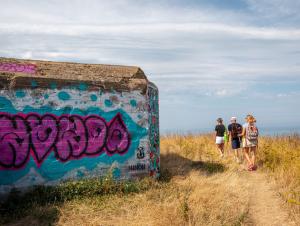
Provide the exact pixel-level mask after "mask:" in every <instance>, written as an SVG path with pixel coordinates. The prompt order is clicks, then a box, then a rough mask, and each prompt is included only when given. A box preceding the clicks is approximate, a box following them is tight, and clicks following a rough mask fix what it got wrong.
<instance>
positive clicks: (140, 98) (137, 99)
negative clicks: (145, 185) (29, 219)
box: [0, 58, 160, 195]
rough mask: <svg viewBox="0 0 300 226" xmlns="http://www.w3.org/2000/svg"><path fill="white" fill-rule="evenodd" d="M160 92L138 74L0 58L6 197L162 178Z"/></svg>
mask: <svg viewBox="0 0 300 226" xmlns="http://www.w3.org/2000/svg"><path fill="white" fill-rule="evenodd" d="M159 153H160V152H159V109H158V89H157V87H156V86H155V85H154V84H153V83H151V82H149V81H148V80H147V78H146V76H145V74H144V73H143V71H142V70H141V69H140V68H138V67H126V66H112V65H96V64H78V63H61V62H48V61H36V60H17V59H7V58H0V195H1V194H7V193H8V192H9V191H10V190H11V189H13V188H17V189H20V190H24V189H26V188H28V187H30V186H33V185H55V184H57V183H60V182H61V181H64V180H70V179H73V180H77V179H81V178H87V177H98V176H102V175H104V174H106V173H107V171H108V170H112V171H113V175H114V177H115V178H117V179H130V178H136V177H142V176H146V175H148V176H153V177H158V176H159V172H160V156H159Z"/></svg>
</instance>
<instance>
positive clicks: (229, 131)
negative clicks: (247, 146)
mask: <svg viewBox="0 0 300 226" xmlns="http://www.w3.org/2000/svg"><path fill="white" fill-rule="evenodd" d="M231 136H232V134H231V126H230V125H228V138H229V140H231V139H232V137H231Z"/></svg>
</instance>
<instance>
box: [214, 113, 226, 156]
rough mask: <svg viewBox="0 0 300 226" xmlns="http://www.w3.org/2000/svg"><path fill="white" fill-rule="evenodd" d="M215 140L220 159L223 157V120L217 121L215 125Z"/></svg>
mask: <svg viewBox="0 0 300 226" xmlns="http://www.w3.org/2000/svg"><path fill="white" fill-rule="evenodd" d="M215 132H216V133H215V139H216V145H217V147H218V149H219V151H220V155H221V158H223V157H224V135H225V133H226V127H225V126H224V125H223V119H222V118H218V119H217V125H216V127H215Z"/></svg>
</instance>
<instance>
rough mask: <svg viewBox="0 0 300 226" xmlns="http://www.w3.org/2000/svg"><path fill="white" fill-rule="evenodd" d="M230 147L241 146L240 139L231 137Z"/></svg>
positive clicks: (236, 147)
mask: <svg viewBox="0 0 300 226" xmlns="http://www.w3.org/2000/svg"><path fill="white" fill-rule="evenodd" d="M231 147H232V149H238V148H240V147H241V142H240V139H233V140H231Z"/></svg>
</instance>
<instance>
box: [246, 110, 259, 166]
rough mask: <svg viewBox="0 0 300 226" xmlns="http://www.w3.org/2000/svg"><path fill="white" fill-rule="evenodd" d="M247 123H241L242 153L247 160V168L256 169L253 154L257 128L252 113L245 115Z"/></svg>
mask: <svg viewBox="0 0 300 226" xmlns="http://www.w3.org/2000/svg"><path fill="white" fill-rule="evenodd" d="M246 121H247V123H245V124H244V125H243V132H242V136H243V149H244V155H245V158H246V160H247V162H248V170H249V171H252V170H256V168H257V167H256V165H255V155H256V150H257V146H258V135H259V133H258V128H257V126H256V119H255V118H254V117H253V116H252V115H248V116H247V117H246Z"/></svg>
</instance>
